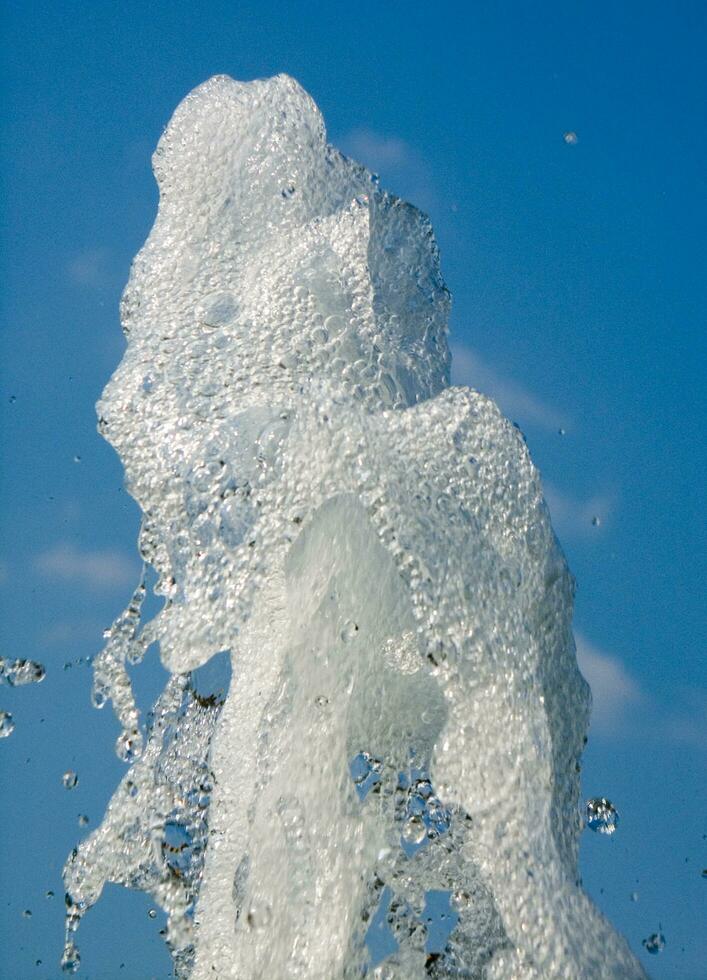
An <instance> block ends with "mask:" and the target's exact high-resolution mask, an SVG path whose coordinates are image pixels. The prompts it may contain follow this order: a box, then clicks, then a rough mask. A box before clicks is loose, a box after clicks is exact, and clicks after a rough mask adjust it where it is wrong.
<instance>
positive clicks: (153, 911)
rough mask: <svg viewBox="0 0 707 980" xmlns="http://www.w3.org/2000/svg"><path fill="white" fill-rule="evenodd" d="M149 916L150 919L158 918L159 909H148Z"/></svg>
mask: <svg viewBox="0 0 707 980" xmlns="http://www.w3.org/2000/svg"><path fill="white" fill-rule="evenodd" d="M147 916H148V918H150V919H156V918H157V910H156V909H148V910H147Z"/></svg>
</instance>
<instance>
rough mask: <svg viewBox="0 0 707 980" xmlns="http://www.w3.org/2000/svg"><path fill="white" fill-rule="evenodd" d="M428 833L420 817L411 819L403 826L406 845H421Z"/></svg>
mask: <svg viewBox="0 0 707 980" xmlns="http://www.w3.org/2000/svg"><path fill="white" fill-rule="evenodd" d="M426 833H427V828H426V827H425V822H424V820H423V819H422V817H420V816H417V815H415V816H412V817H409V818H408V819H407V820H406V821H405V823H404V825H403V840H404V841H405V843H406V844H421V843H422V841H423V840H424V839H425V834H426Z"/></svg>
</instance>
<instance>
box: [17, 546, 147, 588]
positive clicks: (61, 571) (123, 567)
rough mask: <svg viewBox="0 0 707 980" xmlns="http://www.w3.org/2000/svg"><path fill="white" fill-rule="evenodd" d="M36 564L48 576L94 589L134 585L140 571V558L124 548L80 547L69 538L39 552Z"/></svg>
mask: <svg viewBox="0 0 707 980" xmlns="http://www.w3.org/2000/svg"><path fill="white" fill-rule="evenodd" d="M35 567H36V568H37V570H38V571H39V572H40V573H41V574H42V575H44V576H46V577H47V578H53V579H59V580H61V581H64V582H74V583H76V584H77V585H82V586H83V587H84V588H86V589H90V590H91V591H102V590H106V589H115V588H122V587H123V586H126V585H132V584H134V583H136V582H137V578H138V575H139V572H140V567H139V565H138V563H137V561H136V560H135V559H131V558H129V557H128V556H127V555H125V554H123V553H122V552H119V551H113V550H110V549H108V550H105V551H90V550H86V551H80V550H79V549H78V548H77V547H76V545H74V544H71V543H66V542H64V543H62V544H57V545H55V546H54V547H53V548H50V549H48V550H47V551H44V552H42V554H40V555H37V557H36V559H35Z"/></svg>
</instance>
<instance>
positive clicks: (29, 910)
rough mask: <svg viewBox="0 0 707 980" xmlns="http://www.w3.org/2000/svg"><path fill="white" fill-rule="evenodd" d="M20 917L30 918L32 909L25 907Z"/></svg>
mask: <svg viewBox="0 0 707 980" xmlns="http://www.w3.org/2000/svg"><path fill="white" fill-rule="evenodd" d="M22 918H23V919H31V918H32V909H25V910H24V912H23V913H22Z"/></svg>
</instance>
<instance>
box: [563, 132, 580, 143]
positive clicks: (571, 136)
mask: <svg viewBox="0 0 707 980" xmlns="http://www.w3.org/2000/svg"><path fill="white" fill-rule="evenodd" d="M562 138H563V140H564V141H565V143H566V144H567V145H568V146H576V145H577V143H579V137H578V136H577V134H576V133H575V132H574V131H573V130H569V131H568V132H566V133H565V134H564V136H563V137H562Z"/></svg>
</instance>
